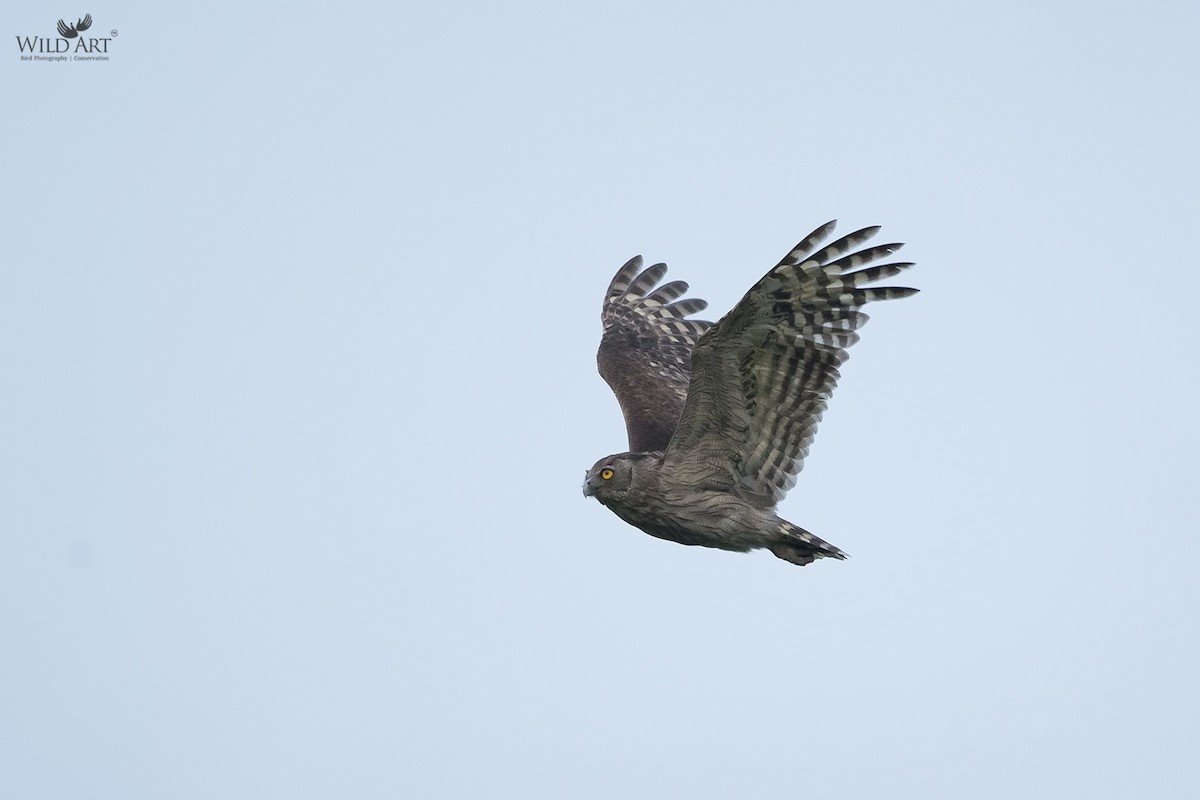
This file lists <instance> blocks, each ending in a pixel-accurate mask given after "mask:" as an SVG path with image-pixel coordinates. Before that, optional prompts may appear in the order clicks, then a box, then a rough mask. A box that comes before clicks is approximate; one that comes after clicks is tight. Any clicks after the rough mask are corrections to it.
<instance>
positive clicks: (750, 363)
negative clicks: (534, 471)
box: [583, 221, 917, 565]
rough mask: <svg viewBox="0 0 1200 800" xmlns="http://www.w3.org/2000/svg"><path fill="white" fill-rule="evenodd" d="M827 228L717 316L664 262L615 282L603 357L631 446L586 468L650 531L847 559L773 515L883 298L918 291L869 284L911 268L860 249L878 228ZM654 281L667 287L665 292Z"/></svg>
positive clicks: (741, 547)
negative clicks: (867, 310) (842, 232)
mask: <svg viewBox="0 0 1200 800" xmlns="http://www.w3.org/2000/svg"><path fill="white" fill-rule="evenodd" d="M835 224H836V221H835V222H829V223H826V224H825V225H822V226H821V227H820V228H817V229H816V230H815V231H813V232H812V233H811V234H809V235H808V236H806V237H805V238H804V240H803V241H802V242H800V244H798V245H796V246H795V248H793V249H792V251H791V252H790V253H788V254H787V255H786V256H784V258H783V260H782V261H780V262H779V263H778V264H777V265H775V267H774V269H772V270H771V271H770V272H768V273H767V274H766V275H765V276H763V278H762V280H760V281H759V282H758V283H756V284H754V286H753V287H752V288H751V289H750V291H748V292H746V295H745V296H744V297H743V298H742V299H741V301H739V302H738V304H737V305H736V306H734V307H733V310H732V311H730V312H729V313H728V314H726V315H725V316H724V317H723V318H722V319H721V321H720V322H717V323H716V324H713V323H711V322H704V321H701V320H695V319H689V316H690V315H691V314H694V313H695V312H697V311H701V310H703V309H704V308H706V307H707V306H708V304H707V303H706V302H704V301H703V300H700V299H697V298H684V299H680V298H682V297H683V294H684V293H685V292H686V291H687V289H688V285H687V284H686V283H684V282H683V281H672V282H670V283H665V284H663V285H661V286H658V282H659V281H660V280H662V278H663V276H664V275H665V274H666V272H667V267H666V265H665V264H655V265H654V266H652V267H648V268H646V269H642V258H641V256H636V257H634V258H633V259H630V261H629V262H628V263H627V264H625V266H623V267H621V269H620V271H619V272H617V274H616V276H615V277H614V278H613V279H612V283H611V284H609V287H608V294H607V295H605V298H604V307H603V310H602V312H601V315H600V318H601V320H602V321H603V323H604V335H603V337H602V338H601V340H600V350H599V352H598V353H597V354H596V360H597V362H598V364H599V367H600V375H601V376H602V377H603V378H604V380H605V381H606V382H607V383H608V385H609V386H610V387H612V390H613V392H614V393H615V394H616V396H617V401H618V402H619V403H620V404H621V410H622V411H623V412H624V414H625V427H626V429H627V430H628V433H629V452H627V453H618V454H617V455H611V456H606V457H605V458H602V459H600V460H599V461H597V462H596V464H595V466H593V467H592V468H591V469H590V470H588V472H587V477H586V478H585V479H584V483H583V493H584V494H585V495H587V496H591V497H595V498H596V499H597V500H599V501H600V502H601V503H603V504H604V505H606V506H608V507H609V508H610V509H611V510H612V511H613V513H614V514H616V515H617V516H618V517H620V518H621V519H623V520H625V521H626V522H628V523H629V524H630V525H633V526H634V527H637V528H641V529H642V530H643V531H645V532H646V533H648V534H650V535H651V536H657V537H658V538H660V539H669V540H671V541H673V542H679V543H680V544H690V545H702V546H704V547H716V548H720V549H722V550H735V551H739V552H745V551H747V550H754V549H757V548H760V547H765V548H767V549H769V550H770V551H771V552H772V553H774V554H775V555H777V556H779V557H780V558H782V559H784V560H785V561H790V562H791V563H793V564H801V565H803V564H809V563H811V562H812V561H814V560H816V559H818V558H824V557H831V558H838V559H844V558H845V557H846V554H845V553H843V552H842V551H841V550H839V549H838V548H836V547H834V546H833V545H831V544H829V543H828V542H826V541H824V540H823V539H820V538H818V537H816V536H814V535H813V534H811V533H809V532H808V531H806V530H804V529H803V528H801V527H800V526H798V525H794V524H793V523H791V522H788V521H787V520H785V519H782V518H780V517H779V516H778V515H776V513H775V506H776V505H777V504H778V503H779V501H780V500H782V499H783V497H784V495H785V494H787V491H788V489H790V488H792V486H793V485H794V484H795V483H796V474H797V473H798V472H799V471H800V469H801V468H802V467H803V465H804V457H805V456H807V455H808V448H809V446H810V445H811V444H812V440H813V436H814V435H815V434H816V431H817V423H818V422H820V420H821V415H822V413H823V412H824V411H825V404H826V403H827V402H828V400H829V396H830V395H831V394H832V393H833V387H834V386H835V385H836V383H837V379H838V375H839V373H838V367H839V366H841V364H842V362H843V361H845V360H846V358H847V355H848V354H847V352H846V349H847V348H848V347H850V346H851V345H852V344H854V343H855V342H856V341H858V334H857V333H856V331H857V330H858V329H859V328H860V327H862V326H863V324H864V323H866V321H867V315H866V314H864V313H863V312H862V311H861V308H862V306H863V305H865V304H866V303H868V302H870V301H872V300H893V299H896V298H899V297H908V296H909V295H911V294H916V292H917V290H916V289H908V288H902V287H894V286H880V287H870V286H867V284H869V283H872V282H874V281H877V280H880V279H881V278H890V277H892V276H894V275H897V274H899V273H900V272H902V271H903V270H905V269H907V268H908V267H911V266H912V264H911V263H906V262H899V263H888V264H876V265H875V266H867V265H869V264H871V263H872V262H875V261H877V260H879V259H881V258H885V257H887V256H889V255H891V254H892V253H894V252H896V251H897V250H898V249H900V247H901V245H899V244H881V245H874V246H872V247H864V248H863V249H861V250H857V251H855V248H858V247H859V246H860V245H862V244H863V243H864V242H866V241H867V240H868V239H870V238H871V237H873V236H874V235H875V234H876V233H877V232H878V231H879V228H878V227H870V228H863V229H862V230H859V231H855V232H854V233H851V234H848V235H846V236H843V237H842V238H840V239H837V240H836V241H834V242H831V243H830V244H823V243H824V241H825V240H826V238H828V237H829V235H830V234H831V233H832V232H833V229H834V226H835ZM656 287H657V288H656Z"/></svg>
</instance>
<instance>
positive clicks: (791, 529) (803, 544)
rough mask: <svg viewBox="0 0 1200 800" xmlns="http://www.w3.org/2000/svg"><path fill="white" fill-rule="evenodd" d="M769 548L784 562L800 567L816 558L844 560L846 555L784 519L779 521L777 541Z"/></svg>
mask: <svg viewBox="0 0 1200 800" xmlns="http://www.w3.org/2000/svg"><path fill="white" fill-rule="evenodd" d="M770 548H771V552H772V553H774V554H775V555H777V556H779V557H780V558H782V559H783V560H784V561H790V562H792V563H793V564H799V565H800V566H804V565H805V564H811V563H812V562H814V561H816V560H817V559H818V558H836V559H838V560H841V561H844V560H845V559H846V554H845V553H843V552H842V551H841V550H839V549H838V548H836V547H834V546H833V545H831V544H830V543H829V542H827V541H825V540H824V539H822V538H820V537H819V536H813V535H812V534H811V533H809V532H808V531H806V530H804V528H801V527H800V526H799V525H793V524H792V523H790V522H788V521H787V520H786V519H781V520H779V539H778V540H777V541H776V542H775V543H774V544H772V545H771V546H770Z"/></svg>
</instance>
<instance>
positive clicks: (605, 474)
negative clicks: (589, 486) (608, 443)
mask: <svg viewBox="0 0 1200 800" xmlns="http://www.w3.org/2000/svg"><path fill="white" fill-rule="evenodd" d="M612 476H613V471H612V470H611V469H609V468H608V467H605V468H604V469H602V470H600V477H601V478H604V480H606V481H611V480H612Z"/></svg>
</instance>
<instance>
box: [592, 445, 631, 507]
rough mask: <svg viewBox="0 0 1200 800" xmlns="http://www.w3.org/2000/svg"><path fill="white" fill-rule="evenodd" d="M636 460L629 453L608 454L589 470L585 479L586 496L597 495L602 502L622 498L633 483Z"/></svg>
mask: <svg viewBox="0 0 1200 800" xmlns="http://www.w3.org/2000/svg"><path fill="white" fill-rule="evenodd" d="M633 468H634V460H633V459H631V458H630V457H629V454H628V453H622V454H620V455H615V456H606V457H604V458H602V459H600V460H599V461H597V462H596V463H595V464H593V465H592V468H591V469H589V470H588V471H587V475H586V476H585V477H584V479H583V494H584V496H585V497H595V498H596V499H597V500H599V501H600V502H601V503H605V502H607V501H609V500H620V499H621V498H622V497H624V496H625V494H626V493H627V492H628V491H629V487H630V486H631V485H632V484H633Z"/></svg>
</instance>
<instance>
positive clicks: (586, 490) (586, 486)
mask: <svg viewBox="0 0 1200 800" xmlns="http://www.w3.org/2000/svg"><path fill="white" fill-rule="evenodd" d="M592 494H593V492H592V485H591V484H590V483H588V479H587V476H586V475H585V476H584V477H583V496H584V497H591V496H592Z"/></svg>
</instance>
